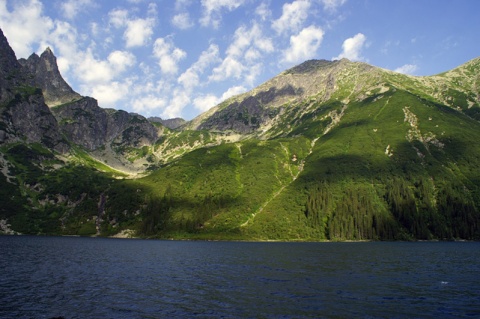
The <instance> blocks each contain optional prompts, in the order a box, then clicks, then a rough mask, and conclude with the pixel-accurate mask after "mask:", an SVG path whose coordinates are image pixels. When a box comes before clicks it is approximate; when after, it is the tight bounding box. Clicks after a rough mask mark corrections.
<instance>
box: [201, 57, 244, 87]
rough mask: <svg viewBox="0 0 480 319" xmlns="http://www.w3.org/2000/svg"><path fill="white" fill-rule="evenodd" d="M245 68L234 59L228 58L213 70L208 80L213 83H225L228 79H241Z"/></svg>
mask: <svg viewBox="0 0 480 319" xmlns="http://www.w3.org/2000/svg"><path fill="white" fill-rule="evenodd" d="M244 70H245V66H244V65H243V64H242V63H241V62H240V61H238V60H237V59H235V58H234V57H231V56H227V57H226V58H225V59H224V60H223V61H222V63H221V64H220V65H219V66H217V67H216V68H214V69H213V71H212V75H210V77H209V78H208V79H209V80H211V81H223V80H225V79H228V78H232V77H233V78H236V79H240V77H241V75H242V72H243V71H244Z"/></svg>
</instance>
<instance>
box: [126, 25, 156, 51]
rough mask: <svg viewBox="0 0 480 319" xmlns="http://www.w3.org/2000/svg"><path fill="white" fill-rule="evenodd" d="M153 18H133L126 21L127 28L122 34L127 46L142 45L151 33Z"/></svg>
mask: <svg viewBox="0 0 480 319" xmlns="http://www.w3.org/2000/svg"><path fill="white" fill-rule="evenodd" d="M154 25H155V22H154V20H153V19H135V20H130V21H128V22H127V29H126V30H125V33H124V34H123V37H124V39H125V41H126V46H127V48H131V47H136V46H142V45H144V44H145V43H146V42H147V41H148V40H149V39H150V37H151V36H152V34H153V26H154Z"/></svg>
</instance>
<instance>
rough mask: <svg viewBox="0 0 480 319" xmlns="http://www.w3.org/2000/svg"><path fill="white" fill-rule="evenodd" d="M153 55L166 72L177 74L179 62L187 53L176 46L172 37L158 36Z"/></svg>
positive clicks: (161, 68)
mask: <svg viewBox="0 0 480 319" xmlns="http://www.w3.org/2000/svg"><path fill="white" fill-rule="evenodd" d="M153 55H154V56H155V57H156V58H157V59H158V65H159V66H160V70H161V71H162V72H163V73H164V74H176V73H177V72H178V62H180V60H182V59H184V58H185V57H186V56H187V53H186V52H185V51H183V50H181V49H179V48H177V47H175V46H174V44H173V43H172V41H171V39H170V38H158V39H157V40H155V43H154V45H153Z"/></svg>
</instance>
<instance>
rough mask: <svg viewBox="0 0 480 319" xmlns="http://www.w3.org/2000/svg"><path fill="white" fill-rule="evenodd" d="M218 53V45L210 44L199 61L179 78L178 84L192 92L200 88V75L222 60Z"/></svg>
mask: <svg viewBox="0 0 480 319" xmlns="http://www.w3.org/2000/svg"><path fill="white" fill-rule="evenodd" d="M218 52H219V50H218V46H217V45H216V44H210V46H209V47H208V49H207V50H205V51H203V52H202V53H201V54H200V57H199V58H198V60H197V61H196V62H195V63H193V64H192V66H190V67H189V68H188V69H187V70H186V71H185V72H183V73H182V74H181V75H180V76H179V77H178V80H177V81H178V83H180V84H181V85H183V87H184V88H185V89H187V90H191V89H193V88H194V87H196V86H198V85H199V84H200V77H199V76H200V74H202V73H203V72H204V71H205V70H206V68H207V67H209V66H210V65H211V64H212V63H215V62H217V61H218V60H219V59H220V58H219V56H218Z"/></svg>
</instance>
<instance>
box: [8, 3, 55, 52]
mask: <svg viewBox="0 0 480 319" xmlns="http://www.w3.org/2000/svg"><path fill="white" fill-rule="evenodd" d="M0 21H1V28H2V30H3V33H4V34H5V36H6V37H7V39H8V43H9V44H10V46H11V47H12V49H13V50H14V51H15V54H16V55H17V58H27V57H29V56H30V54H32V53H33V52H34V51H36V50H37V48H33V45H34V44H36V43H39V42H41V41H44V42H45V41H47V39H48V37H49V33H50V31H51V30H52V29H53V28H54V22H53V20H52V19H50V18H49V17H46V16H44V15H43V5H42V3H41V2H40V1H38V0H29V1H23V2H19V1H15V2H13V3H12V11H8V9H7V4H6V1H1V2H0ZM43 49H45V48H43ZM43 49H42V50H43Z"/></svg>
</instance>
